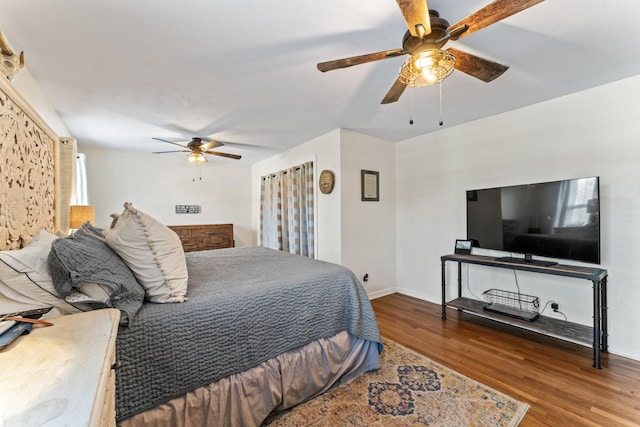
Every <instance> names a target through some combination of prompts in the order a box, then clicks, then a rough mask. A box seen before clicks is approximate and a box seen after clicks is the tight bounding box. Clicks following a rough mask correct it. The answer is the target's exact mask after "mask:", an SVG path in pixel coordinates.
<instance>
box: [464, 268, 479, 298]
mask: <svg viewBox="0 0 640 427" xmlns="http://www.w3.org/2000/svg"><path fill="white" fill-rule="evenodd" d="M465 269H466V274H467V291H469V294H470V295H471V296H472V297H474V298H475V299H477V300H480V301H482V298H479V297H478V296H477V295H476V294H474V293H473V291H471V286H470V285H469V264H465Z"/></svg>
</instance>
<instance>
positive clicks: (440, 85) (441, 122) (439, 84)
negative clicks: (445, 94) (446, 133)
mask: <svg viewBox="0 0 640 427" xmlns="http://www.w3.org/2000/svg"><path fill="white" fill-rule="evenodd" d="M438 86H439V87H440V122H439V123H438V124H439V125H440V126H442V125H443V124H444V122H443V121H442V82H440V83H438Z"/></svg>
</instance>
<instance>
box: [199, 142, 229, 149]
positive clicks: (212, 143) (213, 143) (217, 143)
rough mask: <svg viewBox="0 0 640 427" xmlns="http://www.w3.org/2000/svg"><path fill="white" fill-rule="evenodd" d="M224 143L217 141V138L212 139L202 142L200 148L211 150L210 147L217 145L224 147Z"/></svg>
mask: <svg viewBox="0 0 640 427" xmlns="http://www.w3.org/2000/svg"><path fill="white" fill-rule="evenodd" d="M223 145H224V142H220V141H216V140H215V139H212V140H211V141H209V142H207V143H206V144H202V145H201V146H200V148H201V149H202V150H203V151H207V150H210V149H212V148H215V147H222V146H223Z"/></svg>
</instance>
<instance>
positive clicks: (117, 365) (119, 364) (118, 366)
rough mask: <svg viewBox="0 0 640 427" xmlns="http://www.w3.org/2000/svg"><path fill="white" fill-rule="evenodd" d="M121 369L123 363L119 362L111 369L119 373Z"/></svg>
mask: <svg viewBox="0 0 640 427" xmlns="http://www.w3.org/2000/svg"><path fill="white" fill-rule="evenodd" d="M120 368H122V362H121V361H119V360H117V361H116V362H115V363H114V364H113V365H111V369H113V370H114V371H117V370H118V369H120Z"/></svg>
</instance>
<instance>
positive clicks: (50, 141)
mask: <svg viewBox="0 0 640 427" xmlns="http://www.w3.org/2000/svg"><path fill="white" fill-rule="evenodd" d="M0 89H2V92H1V93H0V95H1V96H2V99H1V100H0V101H2V102H0V106H1V108H2V109H1V110H0V125H1V126H2V139H0V144H1V145H0V149H1V150H2V151H1V152H0V154H1V156H2V157H1V158H0V159H1V160H2V162H3V164H2V166H3V167H2V168H0V170H1V171H2V173H3V174H5V176H4V177H3V178H5V180H4V184H3V185H4V186H3V187H2V188H0V209H4V210H3V211H2V212H0V249H2V252H3V255H4V258H2V260H4V261H6V260H9V261H8V262H13V261H11V260H15V259H17V258H19V257H17V254H20V253H21V251H24V252H23V253H27V252H29V251H31V252H30V253H31V254H32V256H31V258H29V259H34V258H37V259H38V262H37V263H32V264H29V263H26V264H25V263H19V262H18V264H19V265H20V268H18V269H16V267H15V266H13V267H11V266H8V264H6V265H5V267H7V268H6V270H7V271H9V272H11V273H12V274H14V273H15V274H16V275H18V276H21V278H22V279H25V280H24V283H26V285H28V286H30V287H33V288H34V289H35V290H36V291H35V292H33V293H29V295H28V297H29V298H32V299H34V303H36V304H40V303H42V301H40V299H42V298H44V297H43V295H45V296H46V298H44V299H46V302H47V304H51V305H52V306H55V311H57V312H58V313H72V312H77V311H82V310H91V309H99V308H100V307H101V306H114V307H116V308H119V309H120V310H121V312H122V313H123V316H121V319H123V320H122V322H123V324H122V325H121V327H120V330H119V333H118V338H117V359H118V361H119V362H121V366H122V367H121V368H120V369H119V370H118V371H117V372H116V411H117V420H118V423H119V424H121V425H122V426H139V425H171V426H175V425H260V424H261V423H262V422H263V421H264V420H265V419H266V417H267V416H268V415H269V414H270V413H271V412H272V411H279V410H284V409H287V408H290V407H292V406H293V405H296V404H297V403H300V402H302V401H304V400H307V399H309V398H312V397H313V396H316V395H318V394H320V393H323V392H325V391H327V390H328V389H330V388H332V387H335V386H336V385H338V384H341V383H344V382H347V381H349V380H351V379H352V378H355V377H356V376H358V375H360V374H361V373H363V372H365V371H369V370H372V369H377V368H378V367H379V359H378V355H379V351H380V350H381V344H380V343H381V340H380V335H379V332H378V328H377V324H376V320H375V316H374V314H373V310H372V308H371V305H370V303H369V300H368V298H367V294H366V292H365V291H364V289H363V288H362V286H361V285H360V283H359V282H358V280H357V278H356V277H355V276H354V275H353V273H352V272H350V271H349V270H348V269H346V268H344V267H341V266H338V265H335V264H331V263H326V262H322V261H318V260H313V259H308V258H305V257H300V256H296V255H291V254H286V253H282V252H278V251H274V250H270V249H266V248H261V247H254V248H229V249H219V250H208V251H200V252H189V253H186V254H185V253H184V252H183V251H182V247H181V245H180V243H179V239H178V238H177V235H176V237H175V239H174V238H173V237H171V238H165V237H166V236H167V235H169V236H170V235H171V234H170V233H173V234H174V235H175V232H173V231H170V229H169V228H168V227H164V226H163V225H162V224H159V223H157V221H156V222H154V223H153V224H154V225H153V227H154V228H153V229H152V230H151V231H150V229H149V228H145V227H142V229H140V230H135V231H134V232H131V230H129V229H127V228H126V227H125V226H124V225H120V226H118V222H120V221H121V220H120V219H118V220H117V221H116V226H115V227H114V230H97V229H93V228H92V227H90V226H88V227H86V229H85V230H82V231H80V232H78V233H76V234H74V235H72V236H71V237H58V236H56V235H55V234H54V233H56V232H57V231H58V230H60V229H61V228H62V229H64V225H65V224H64V223H65V215H64V214H63V213H64V212H66V209H67V207H66V206H65V204H64V203H62V201H61V199H63V198H64V197H63V196H62V194H65V193H64V192H65V191H67V190H65V189H64V185H62V184H63V182H64V181H65V179H64V178H63V177H62V174H61V170H60V169H61V166H60V161H61V159H62V158H64V156H63V155H62V151H63V150H64V147H63V146H62V144H60V139H59V138H58V137H57V136H56V135H55V134H54V133H53V132H52V131H51V130H50V129H49V128H48V127H47V126H46V124H45V123H44V122H43V121H42V120H41V119H40V118H39V117H38V116H37V114H35V113H34V112H33V110H31V108H30V107H29V106H28V104H27V103H26V102H25V101H24V100H23V99H22V98H21V97H20V95H19V94H17V92H16V91H15V90H14V89H13V88H12V87H11V86H10V85H9V84H8V83H7V82H2V83H0ZM25 127H26V128H25ZM16 158H18V159H19V161H15V159H16ZM24 165H28V167H27V169H29V168H30V169H31V170H29V171H25V170H23V169H24ZM34 171H36V172H37V173H34ZM16 176H19V178H20V179H14V178H15V177H16ZM7 178H11V179H7ZM8 182H9V183H11V184H10V185H9V184H7V183H8ZM34 191H35V193H34ZM34 194H35V195H34ZM2 206H4V207H2ZM8 207H9V208H8ZM142 215H146V214H144V213H143V212H139V211H137V210H136V209H135V208H133V206H132V205H129V206H127V205H125V211H124V212H123V214H122V215H121V216H122V217H123V218H128V217H137V218H138V219H139V218H141V217H142ZM147 217H148V218H147ZM145 218H147V220H148V221H151V220H153V218H151V217H150V216H148V215H146V217H145ZM130 222H131V223H135V221H133V220H132V221H130ZM138 222H140V221H138ZM150 223H151V222H149V224H150ZM123 224H127V222H125V221H123ZM117 230H121V231H122V232H121V233H120V234H119V236H120V237H122V238H123V239H126V238H130V239H132V240H134V242H133V244H134V245H135V244H138V243H145V244H147V246H146V252H145V253H144V256H142V255H140V254H136V255H133V256H129V254H127V253H125V252H122V253H121V252H120V251H119V250H120V249H121V248H120V247H119V246H118V244H119V243H118V241H117V239H116V237H115V236H118V232H117ZM140 233H142V234H144V235H145V236H146V237H144V238H143V237H141V234H140ZM166 233H169V234H166ZM158 234H160V235H162V236H164V237H163V238H161V239H157V240H156V241H155V242H151V241H150V240H149V235H151V236H156V235H158ZM109 239H112V241H109ZM172 239H173V240H172ZM151 240H153V239H151ZM165 240H171V242H170V243H171V246H172V249H171V250H168V249H166V248H164V247H163V246H162V244H164V243H166V242H165ZM175 240H177V241H178V246H180V250H178V251H177V255H176V249H175V247H176V244H175ZM129 243H131V242H129ZM23 248H24V249H23ZM69 248H71V249H74V248H75V249H76V251H75V252H73V251H71V249H69ZM78 248H82V250H80V251H78V250H77V249H78ZM86 248H89V249H90V250H85V249H86ZM36 249H37V253H38V254H39V255H38V256H37V257H34V256H33V253H34V252H36ZM108 250H112V251H113V252H114V253H115V255H117V256H116V257H115V258H113V257H112V255H111V254H107V252H108ZM43 254H46V260H47V262H48V267H49V269H50V271H49V272H48V273H49V274H50V277H49V274H47V271H44V270H43V261H42V259H43V256H44V255H43ZM79 254H80V255H79ZM170 254H172V255H171V256H169V255H170ZM107 256H108V258H109V259H113V260H115V259H116V258H117V259H120V260H121V261H120V262H122V263H124V264H125V265H126V268H125V267H123V266H122V264H118V265H117V266H116V267H111V265H112V264H104V265H101V264H100V263H101V261H100V262H97V263H94V264H95V265H101V266H102V269H99V268H98V269H97V270H99V271H97V272H96V269H94V270H91V271H89V270H90V269H85V270H83V268H84V267H83V266H86V265H87V263H90V260H96V259H97V260H102V259H103V258H101V257H107ZM145 257H147V258H145ZM149 257H152V258H153V261H154V262H150V261H149ZM154 257H155V258H154ZM160 259H161V260H160ZM113 262H116V261H113ZM73 263H75V264H73ZM2 264H3V263H2V262H0V267H2ZM27 264H29V265H27ZM36 264H37V265H36ZM151 265H154V266H156V267H158V268H155V270H156V271H154V272H152V273H149V271H148V270H149V268H148V267H149V266H151ZM20 269H22V270H20ZM65 269H66V270H65ZM70 271H71V273H70ZM88 271H89V272H88ZM116 272H117V274H116ZM2 274H3V273H2V272H0V282H1V280H2ZM65 274H66V278H65V279H64V280H62V279H60V277H65ZM154 274H155V275H158V274H160V275H161V276H162V277H161V279H160V281H161V282H162V283H163V284H164V285H168V286H169V288H170V289H168V290H167V289H158V288H154V286H155V285H153V283H156V282H157V280H156V279H158V278H157V277H152V276H154ZM92 275H93V276H92ZM171 275H173V276H175V277H169V276H171ZM131 277H135V279H136V280H135V282H136V283H137V284H135V283H134V281H132V280H131ZM147 279H150V282H151V285H149V284H148V283H146V280H147ZM154 280H155V282H154ZM143 282H145V284H143V285H140V283H143ZM175 283H182V284H181V285H179V286H178V285H176V286H173V284H175ZM12 285H13V286H16V285H15V282H12ZM89 285H91V289H93V290H94V291H95V290H96V289H97V290H99V291H101V292H102V293H103V294H105V295H106V296H104V295H103V299H102V300H100V301H98V297H97V296H95V295H94V294H92V293H91V292H90V291H89V288H90V287H89ZM52 286H53V289H52ZM137 286H141V288H140V289H142V291H141V290H140V289H138V288H137ZM14 290H15V289H14ZM80 291H82V292H80ZM19 292H22V291H21V290H20V289H19V290H18V293H19ZM83 292H85V293H83ZM25 294H26V292H25ZM78 294H79V295H80V297H87V296H90V297H91V298H93V299H92V300H89V301H88V300H86V299H84V300H83V299H82V298H80V299H77V298H79V297H78ZM23 296H25V295H23ZM25 298H26V296H25ZM74 298H75V299H74ZM5 299H6V298H5ZM96 301H98V302H96ZM22 303H25V301H22ZM101 304H102V305H101Z"/></svg>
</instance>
